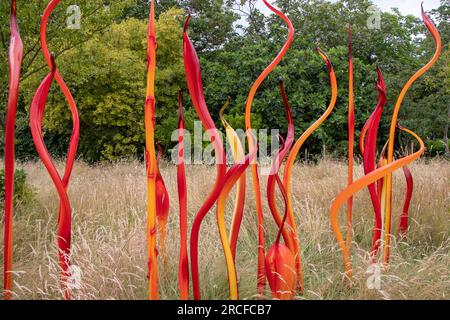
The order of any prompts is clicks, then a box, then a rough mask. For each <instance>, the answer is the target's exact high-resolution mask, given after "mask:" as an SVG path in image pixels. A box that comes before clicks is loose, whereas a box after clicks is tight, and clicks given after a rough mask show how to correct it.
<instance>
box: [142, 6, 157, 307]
mask: <svg viewBox="0 0 450 320" xmlns="http://www.w3.org/2000/svg"><path fill="white" fill-rule="evenodd" d="M156 47H157V44H156V27H155V1H154V0H151V2H150V15H149V24H148V38H147V93H146V99H145V119H144V122H145V154H146V172H147V255H148V258H147V268H148V280H149V281H148V286H149V288H148V297H149V299H150V300H157V299H158V298H159V293H158V260H157V248H156V216H157V213H156V210H157V208H156V176H157V170H158V169H157V164H156V151H155V119H156V116H155V107H156V101H155V76H156Z"/></svg>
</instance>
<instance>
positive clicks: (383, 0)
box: [259, 0, 440, 17]
mask: <svg viewBox="0 0 450 320" xmlns="http://www.w3.org/2000/svg"><path fill="white" fill-rule="evenodd" d="M330 1H331V2H336V0H330ZM422 1H423V0H372V2H373V3H374V4H376V5H377V6H378V7H379V8H380V9H381V10H382V11H391V8H398V9H399V10H400V12H401V13H402V14H404V15H406V14H412V15H414V16H416V17H420V4H421V3H422ZM439 4H440V1H439V0H424V1H423V7H424V9H425V10H426V11H430V10H432V9H436V8H437V7H439ZM259 8H260V9H261V11H263V12H264V13H269V12H270V11H269V10H268V9H267V8H266V7H265V6H264V3H263V2H262V1H261V2H260V5H259Z"/></svg>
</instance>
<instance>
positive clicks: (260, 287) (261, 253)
mask: <svg viewBox="0 0 450 320" xmlns="http://www.w3.org/2000/svg"><path fill="white" fill-rule="evenodd" d="M263 1H264V4H265V5H266V6H267V7H268V8H269V9H270V10H271V11H272V12H274V13H275V14H276V15H278V16H279V17H280V18H281V19H282V20H283V21H284V22H285V23H286V25H287V27H288V30H289V33H288V37H287V40H286V42H285V43H284V45H283V47H282V48H281V51H280V52H279V53H278V55H277V56H276V57H275V59H274V60H273V61H272V62H271V63H270V64H269V66H268V67H267V68H266V69H265V70H264V71H263V72H262V73H261V75H260V76H259V77H258V78H257V79H256V81H255V82H254V83H253V85H252V87H251V89H250V92H249V95H248V97H247V102H246V105H245V130H246V135H247V143H248V147H249V152H250V153H251V152H254V150H255V148H256V146H255V142H254V137H253V132H252V122H251V117H252V113H251V109H252V105H253V101H254V99H255V94H256V92H257V91H258V88H259V87H260V85H261V84H262V82H263V81H264V80H265V79H266V78H267V76H268V75H269V74H270V73H271V72H272V71H273V70H274V69H275V68H276V66H277V65H278V64H279V63H280V61H281V60H282V59H283V57H284V56H285V55H286V53H287V51H288V50H289V48H290V46H291V44H292V42H293V41H294V33H295V31H294V26H293V25H292V23H291V21H290V20H289V18H288V17H287V16H286V15H284V14H283V13H282V12H281V11H279V10H277V9H276V8H274V7H273V6H272V5H270V4H269V3H268V2H267V1H266V0H263ZM251 170H252V178H253V192H254V193H255V201H256V213H257V218H258V269H257V291H258V294H259V296H260V297H262V296H263V295H264V290H265V283H266V281H265V270H264V267H265V262H264V259H265V243H264V215H263V209H262V200H261V187H260V182H259V177H258V165H257V163H256V161H253V162H252V163H251Z"/></svg>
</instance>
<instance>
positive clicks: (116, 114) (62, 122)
mask: <svg viewBox="0 0 450 320" xmlns="http://www.w3.org/2000/svg"><path fill="white" fill-rule="evenodd" d="M181 14H182V12H181V11H180V10H177V9H171V10H169V11H167V12H165V13H163V14H161V15H160V16H159V19H158V21H157V30H158V33H157V41H158V52H157V54H158V65H157V67H158V70H157V79H156V87H157V88H158V90H157V92H156V94H157V97H158V100H157V109H158V114H157V117H158V118H157V123H158V127H157V128H158V133H157V139H160V140H163V141H165V142H167V139H169V141H170V132H171V131H172V130H174V129H175V128H176V119H177V112H176V110H177V103H176V97H177V92H178V89H179V88H180V87H181V86H183V81H184V76H183V73H182V71H183V64H182V49H181V41H180V39H181V36H182V15H181ZM146 39H147V23H146V22H145V21H141V20H137V19H133V18H132V19H128V20H125V21H122V22H121V23H118V24H113V25H112V26H111V27H109V28H108V29H107V30H105V31H104V32H102V33H100V34H97V35H95V36H94V37H93V38H92V39H90V40H89V41H87V42H85V43H84V44H83V45H81V46H79V47H77V48H76V49H74V50H72V51H71V52H70V53H68V54H66V55H64V56H63V57H61V58H60V59H58V66H59V68H60V69H61V72H62V73H63V74H65V75H67V79H66V80H67V81H68V83H70V84H71V90H72V92H73V94H74V96H75V99H76V102H77V105H78V109H79V113H80V122H81V138H80V148H79V154H80V155H81V156H83V157H84V158H85V159H86V160H88V161H96V160H98V159H102V160H114V159H117V158H120V157H124V156H138V155H141V154H142V153H143V152H142V151H143V150H142V148H143V145H144V126H143V119H144V97H145V79H146V65H147V64H146V49H147V41H146ZM41 78H42V75H41V74H39V75H37V76H36V77H34V79H33V81H31V80H30V86H29V87H28V88H29V90H28V91H26V95H27V99H29V97H30V96H31V95H32V94H33V91H34V88H35V87H36V83H38V81H40V79H41ZM31 83H33V84H31ZM54 88H55V89H56V85H55V84H54ZM173 123H175V125H173ZM44 124H45V128H46V129H47V133H50V134H51V133H57V134H59V135H62V136H68V135H69V134H70V130H71V127H70V112H69V109H68V107H67V104H66V101H65V100H64V97H63V95H62V94H61V93H60V92H58V91H57V90H54V89H52V91H51V94H50V97H49V100H48V109H47V111H46V114H45V119H44ZM167 126H169V127H167Z"/></svg>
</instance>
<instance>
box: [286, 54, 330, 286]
mask: <svg viewBox="0 0 450 320" xmlns="http://www.w3.org/2000/svg"><path fill="white" fill-rule="evenodd" d="M317 51H318V53H319V54H320V56H321V57H322V59H323V60H324V61H325V63H326V65H327V69H328V73H329V75H330V83H331V101H330V104H329V106H328V108H327V109H326V111H325V113H324V114H323V115H322V116H321V117H320V118H319V119H318V120H317V121H316V122H314V123H313V124H312V125H311V126H310V127H309V128H308V129H307V130H306V131H305V132H304V133H303V134H302V135H301V136H300V138H299V139H298V140H297V142H296V143H295V144H294V146H293V147H292V150H291V152H290V153H289V156H288V158H287V160H286V164H285V169H284V175H283V186H284V188H285V190H286V195H287V210H288V224H289V226H290V230H291V232H292V238H293V239H294V240H295V241H294V244H295V246H296V247H295V251H294V254H295V265H296V266H295V269H296V271H297V287H298V289H299V290H301V291H303V288H304V284H303V272H302V262H301V255H300V244H299V240H298V232H297V225H296V223H295V217H294V211H293V207H292V193H291V177H292V169H293V166H294V162H295V159H296V158H297V155H298V153H299V151H300V149H301V147H302V146H303V144H304V143H305V141H306V140H307V139H308V138H309V137H310V136H311V134H313V132H314V131H315V130H316V129H317V128H318V127H319V126H320V125H321V124H322V123H323V122H324V121H325V120H326V119H327V118H328V116H329V115H330V114H331V112H332V111H333V109H334V106H335V105H336V101H337V95H338V87H337V80H336V75H335V73H334V70H333V66H332V64H331V61H330V59H329V58H328V56H327V55H326V53H325V52H324V51H322V50H321V49H320V48H317Z"/></svg>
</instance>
